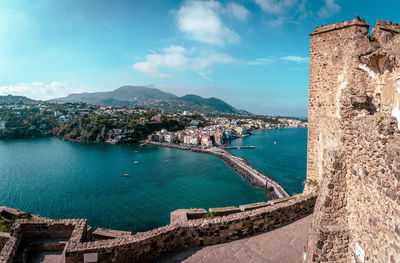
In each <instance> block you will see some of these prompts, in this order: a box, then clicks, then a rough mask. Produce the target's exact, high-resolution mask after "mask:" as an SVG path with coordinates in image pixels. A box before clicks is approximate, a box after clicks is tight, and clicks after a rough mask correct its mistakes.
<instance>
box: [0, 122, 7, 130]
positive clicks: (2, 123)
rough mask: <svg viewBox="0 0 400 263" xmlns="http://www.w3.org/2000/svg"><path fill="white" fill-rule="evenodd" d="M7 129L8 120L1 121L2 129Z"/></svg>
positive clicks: (0, 128) (0, 126)
mask: <svg viewBox="0 0 400 263" xmlns="http://www.w3.org/2000/svg"><path fill="white" fill-rule="evenodd" d="M5 129H6V122H5V121H0V130H5Z"/></svg>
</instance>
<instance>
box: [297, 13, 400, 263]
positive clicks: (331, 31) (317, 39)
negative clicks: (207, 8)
mask: <svg viewBox="0 0 400 263" xmlns="http://www.w3.org/2000/svg"><path fill="white" fill-rule="evenodd" d="M310 36H311V44H310V89H309V131H308V149H307V151H308V153H307V183H306V186H305V189H304V192H305V193H310V192H318V199H317V203H316V206H315V210H314V215H313V221H312V228H311V231H310V233H309V238H308V243H307V245H306V248H305V255H304V261H305V262H400V129H399V128H400V126H399V121H400V110H399V101H400V25H399V24H394V23H391V22H387V21H381V20H378V22H377V24H376V26H375V27H374V28H373V29H372V36H370V35H369V24H368V23H366V22H365V21H364V20H361V19H353V20H351V21H346V22H340V23H336V24H329V25H326V26H322V27H317V28H316V29H315V32H313V33H311V34H310Z"/></svg>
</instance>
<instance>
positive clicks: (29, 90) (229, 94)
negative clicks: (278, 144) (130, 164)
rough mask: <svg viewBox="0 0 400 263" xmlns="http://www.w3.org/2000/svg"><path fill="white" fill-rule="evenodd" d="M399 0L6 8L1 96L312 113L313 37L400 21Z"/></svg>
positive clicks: (2, 9) (103, 1)
mask: <svg viewBox="0 0 400 263" xmlns="http://www.w3.org/2000/svg"><path fill="white" fill-rule="evenodd" d="M399 7H400V3H397V1H385V2H383V1H381V2H379V3H377V2H376V1H374V2H372V1H361V0H356V1H344V0H319V1H313V0H283V1H277V0H248V1H245V0H236V1H235V0H231V1H172V0H168V1H161V0H160V1H128V0H127V1H122V0H115V1H107V0H68V1H67V0H65V1H62V0H59V1H53V0H51V1H50V0H38V1H30V0H26V1H24V0H13V1H1V2H0V94H3V95H4V94H14V95H25V96H28V97H31V98H35V99H49V98H54V97H60V96H65V95H67V94H70V93H73V92H84V91H86V92H93V91H107V90H113V89H116V88H118V87H119V86H122V85H146V86H153V87H156V88H159V89H161V90H163V91H168V92H172V93H175V94H177V95H184V94H189V93H194V94H198V95H201V96H203V97H212V96H213V97H218V98H221V99H223V100H225V101H227V102H228V103H230V104H232V105H233V106H235V107H237V108H240V109H246V110H249V111H251V112H254V113H258V114H271V115H291V116H305V115H306V114H307V104H308V67H309V58H308V56H309V35H308V34H309V33H311V32H312V31H313V29H314V27H316V26H319V25H323V24H327V23H333V22H338V21H343V20H350V19H352V18H354V17H355V16H356V15H357V14H359V15H360V16H361V18H363V19H366V20H367V21H368V22H369V23H370V24H371V25H374V24H375V21H376V19H385V20H391V21H394V22H400V17H399V13H398V11H397V10H398V9H399Z"/></svg>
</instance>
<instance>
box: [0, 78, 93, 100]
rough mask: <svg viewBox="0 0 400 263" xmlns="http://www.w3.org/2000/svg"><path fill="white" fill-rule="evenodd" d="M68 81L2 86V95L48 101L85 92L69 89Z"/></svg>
mask: <svg viewBox="0 0 400 263" xmlns="http://www.w3.org/2000/svg"><path fill="white" fill-rule="evenodd" d="M69 85H70V83H69V82H68V81H64V82H58V81H53V82H51V83H49V84H46V83H43V82H37V81H36V82H32V83H18V84H15V85H8V86H1V87H0V95H9V94H11V95H19V96H26V97H28V98H32V99H40V100H48V99H52V98H57V97H63V96H67V95H69V94H71V93H79V92H84V91H85V89H82V88H72V87H69Z"/></svg>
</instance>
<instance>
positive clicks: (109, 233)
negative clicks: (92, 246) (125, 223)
mask: <svg viewBox="0 0 400 263" xmlns="http://www.w3.org/2000/svg"><path fill="white" fill-rule="evenodd" d="M131 235H132V233H131V232H128V231H119V230H112V229H106V228H101V227H100V228H97V229H96V231H94V232H93V234H92V239H93V240H104V239H112V238H118V237H126V236H131Z"/></svg>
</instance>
